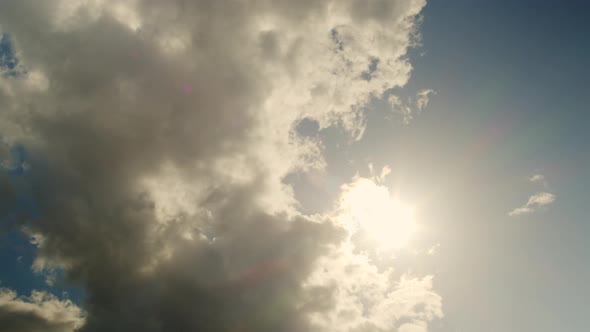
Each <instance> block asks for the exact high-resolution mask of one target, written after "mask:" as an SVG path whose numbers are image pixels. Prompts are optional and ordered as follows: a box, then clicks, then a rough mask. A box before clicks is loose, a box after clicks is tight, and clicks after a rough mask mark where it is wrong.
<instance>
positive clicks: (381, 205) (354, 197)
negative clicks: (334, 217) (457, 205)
mask: <svg viewBox="0 0 590 332" xmlns="http://www.w3.org/2000/svg"><path fill="white" fill-rule="evenodd" d="M342 189H343V193H342V196H341V200H340V207H341V211H342V213H343V214H342V217H343V218H342V219H343V220H344V222H345V226H346V228H348V229H349V231H351V233H359V232H360V233H363V234H366V235H367V237H368V238H369V239H370V240H371V242H373V243H374V245H375V246H376V249H379V250H394V249H400V248H403V247H405V246H407V245H408V242H409V241H410V240H411V238H412V236H413V234H414V232H415V230H416V223H415V218H414V216H415V213H414V208H413V207H412V206H410V205H409V204H407V203H404V202H403V201H401V200H399V199H396V198H393V197H392V196H391V194H390V192H389V190H388V189H387V187H384V186H381V185H379V184H377V183H375V181H373V180H372V179H366V178H357V179H356V180H355V181H353V182H352V183H350V184H347V185H344V186H343V188H342Z"/></svg>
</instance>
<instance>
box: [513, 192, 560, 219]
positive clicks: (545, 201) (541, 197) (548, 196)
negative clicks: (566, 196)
mask: <svg viewBox="0 0 590 332" xmlns="http://www.w3.org/2000/svg"><path fill="white" fill-rule="evenodd" d="M555 199H556V196H555V195H554V194H552V193H548V192H538V193H536V194H534V195H532V196H531V197H529V199H528V201H527V202H526V203H525V204H524V205H523V206H520V207H517V208H515V209H514V210H512V211H510V212H509V213H508V215H509V216H517V215H522V214H529V213H533V212H534V211H536V210H537V209H538V208H540V207H542V206H546V205H549V204H552V203H553V202H555Z"/></svg>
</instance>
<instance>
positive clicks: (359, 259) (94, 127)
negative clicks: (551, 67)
mask: <svg viewBox="0 0 590 332" xmlns="http://www.w3.org/2000/svg"><path fill="white" fill-rule="evenodd" d="M74 3H75V2H73V1H69V0H62V1H33V0H19V1H2V2H1V3H0V31H1V32H2V33H4V34H7V35H8V36H10V40H11V43H12V45H13V47H14V51H15V54H16V55H15V56H16V57H17V58H18V61H19V67H17V68H16V69H12V70H13V71H15V70H16V72H18V75H16V74H15V75H2V76H0V77H1V78H0V109H1V112H0V139H1V143H2V145H3V147H2V152H3V153H2V159H3V163H2V167H3V172H2V175H1V177H2V178H1V182H0V185H1V188H0V189H1V190H0V195H2V196H1V200H2V202H5V203H3V204H2V211H1V212H2V213H3V214H7V213H9V212H10V211H9V210H10V208H9V207H11V206H16V205H18V204H17V203H18V202H22V201H23V200H25V201H26V202H29V203H30V206H29V208H25V209H20V210H16V211H12V210H11V211H12V212H11V213H12V214H11V216H12V217H11V218H10V222H9V223H10V225H11V227H13V228H16V229H19V230H21V231H23V232H26V233H27V234H29V235H30V236H31V237H32V238H33V241H34V243H35V245H36V246H37V252H36V259H35V262H34V264H33V267H32V268H33V269H34V270H35V271H36V272H37V273H45V274H47V275H49V276H51V275H52V273H54V272H55V271H62V272H63V278H65V280H66V281H67V282H70V283H72V284H75V285H79V286H81V287H83V288H84V289H85V291H86V299H85V303H82V304H80V308H78V307H77V306H76V305H74V304H73V303H70V302H66V300H59V299H58V298H56V297H54V296H51V295H48V294H42V293H33V294H32V295H31V297H22V296H23V295H28V294H19V295H20V297H19V295H17V294H15V293H14V292H12V291H10V290H8V289H5V290H2V292H1V293H0V301H1V302H0V331H13V332H14V331H40V332H45V331H74V330H76V329H79V330H80V331H84V332H92V331H148V332H149V331H273V332H274V331H358V332H360V331H394V330H397V329H399V331H426V330H427V326H428V322H429V321H431V320H433V319H434V318H437V317H442V315H443V313H442V309H441V298H440V296H439V295H437V294H436V293H435V292H434V291H433V290H432V276H412V275H409V274H404V275H403V276H401V277H394V275H393V268H390V267H388V268H382V267H378V266H376V265H374V263H373V262H372V260H371V259H370V258H369V257H368V256H366V255H365V254H363V253H361V252H359V251H358V250H355V243H354V241H353V240H352V237H351V235H352V234H351V233H350V230H348V229H347V228H346V227H343V226H342V223H341V222H339V212H338V207H336V208H335V210H334V211H326V212H325V213H323V214H319V215H313V216H310V215H304V214H302V213H301V212H299V209H298V203H297V201H296V200H295V198H294V195H293V191H292V188H291V187H290V186H288V185H286V184H285V183H284V182H283V179H284V178H285V176H286V175H288V174H290V173H293V172H305V171H307V170H310V169H321V168H323V167H324V166H325V162H324V159H323V157H322V145H321V143H320V142H319V141H317V140H315V139H313V138H309V137H303V136H300V135H298V133H297V131H296V130H295V126H296V125H297V124H298V123H299V121H301V120H302V119H304V118H308V119H314V120H315V121H317V122H318V123H319V125H320V127H321V128H326V127H329V126H337V127H340V128H342V129H343V130H344V131H345V132H346V133H347V135H348V136H349V137H350V140H355V139H358V138H360V137H361V136H362V135H363V132H364V129H365V121H364V113H363V111H364V107H365V106H366V105H367V103H368V102H369V101H370V99H371V98H373V97H376V98H381V97H383V94H384V92H386V91H388V90H389V89H390V88H393V87H399V86H403V85H404V84H405V83H406V82H407V81H408V79H409V77H410V72H411V69H412V66H411V64H410V62H409V59H408V57H407V52H408V50H409V48H411V47H412V46H413V45H415V44H416V43H417V40H418V39H417V38H418V28H419V26H418V22H419V14H420V12H421V10H422V8H423V7H424V6H425V0H399V1H393V0H392V1H386V0H370V1H360V0H347V1H340V0H338V1H307V0H305V1H286V0H285V1H283V0H281V1H265V0H260V1H181V0H169V1H151V0H146V1H124V2H122V1H108V0H96V1H91V0H88V1H81V2H76V3H77V4H74ZM432 93H433V92H432V91H430V90H424V91H421V92H420V93H419V94H418V95H417V97H416V100H415V102H414V103H415V107H416V108H417V109H418V110H422V109H423V108H424V107H425V106H426V105H427V103H428V97H429V96H430V95H431V94H432ZM389 100H390V101H391V102H392V108H394V109H395V106H396V104H397V102H398V101H399V99H396V98H395V97H392V96H389ZM406 113H408V114H406ZM409 113H411V110H408V111H404V119H410V118H411V114H409ZM15 147H21V148H20V149H21V150H22V153H16V154H15V153H14V151H15V150H14V149H15ZM21 150H19V151H21ZM11 151H12V152H11ZM15 174H16V175H15ZM310 194H312V195H313V193H310ZM6 220H8V219H6Z"/></svg>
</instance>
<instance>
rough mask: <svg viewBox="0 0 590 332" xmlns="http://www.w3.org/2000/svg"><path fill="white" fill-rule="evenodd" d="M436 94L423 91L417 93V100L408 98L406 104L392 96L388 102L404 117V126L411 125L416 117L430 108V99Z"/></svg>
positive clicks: (429, 90) (427, 90)
mask: <svg viewBox="0 0 590 332" xmlns="http://www.w3.org/2000/svg"><path fill="white" fill-rule="evenodd" d="M435 94H436V91H434V90H432V89H423V90H420V91H418V92H417V93H416V97H415V98H412V97H410V98H407V101H406V102H404V101H402V99H401V98H400V97H398V96H396V95H390V96H389V97H388V98H387V102H388V103H389V105H391V108H392V110H393V111H394V112H395V113H399V114H400V115H401V116H402V117H403V121H404V124H409V123H410V122H411V121H412V119H414V117H415V115H417V114H420V113H421V112H422V111H423V110H424V109H426V107H428V103H429V102H430V97H431V96H432V95H435Z"/></svg>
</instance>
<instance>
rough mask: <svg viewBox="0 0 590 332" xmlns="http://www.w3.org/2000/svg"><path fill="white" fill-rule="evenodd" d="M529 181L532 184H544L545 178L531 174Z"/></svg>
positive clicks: (541, 175)
mask: <svg viewBox="0 0 590 332" xmlns="http://www.w3.org/2000/svg"><path fill="white" fill-rule="evenodd" d="M529 181H530V182H533V183H545V176H544V175H543V174H533V175H531V176H530V177H529Z"/></svg>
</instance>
